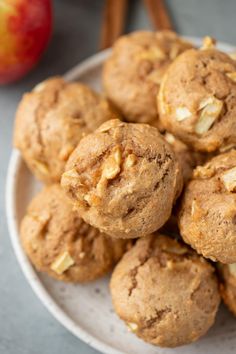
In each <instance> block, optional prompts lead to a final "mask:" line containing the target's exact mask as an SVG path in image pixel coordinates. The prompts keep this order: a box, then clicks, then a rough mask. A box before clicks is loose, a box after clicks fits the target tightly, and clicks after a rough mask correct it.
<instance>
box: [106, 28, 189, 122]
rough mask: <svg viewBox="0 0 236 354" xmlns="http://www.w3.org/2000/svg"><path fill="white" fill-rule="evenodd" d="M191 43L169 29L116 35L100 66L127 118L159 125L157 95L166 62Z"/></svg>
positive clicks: (110, 94) (113, 98) (109, 91)
mask: <svg viewBox="0 0 236 354" xmlns="http://www.w3.org/2000/svg"><path fill="white" fill-rule="evenodd" d="M190 48H192V45H191V44H190V43H188V42H186V41H184V40H183V39H181V38H180V37H178V36H177V34H175V33H173V32H170V31H162V32H161V31H160V32H149V31H138V32H133V33H131V34H128V35H125V36H122V37H121V38H119V39H118V40H117V41H116V42H115V44H114V46H113V48H112V54H111V56H110V57H109V58H108V60H107V61H106V63H105V65H104V70H103V84H104V89H105V92H106V94H107V97H108V98H109V100H110V101H111V102H112V103H114V105H115V106H116V107H118V109H119V110H120V111H121V112H122V113H123V115H124V116H125V118H126V119H127V120H128V121H129V122H136V123H149V124H151V125H155V126H157V127H158V128H161V127H160V124H159V120H158V117H157V107H156V95H157V93H158V90H159V86H160V82H161V79H162V77H163V74H164V73H165V71H166V69H167V67H168V66H169V64H170V63H171V62H172V61H173V60H174V59H175V58H176V57H177V56H178V55H179V54H180V53H182V52H183V51H185V50H186V49H190Z"/></svg>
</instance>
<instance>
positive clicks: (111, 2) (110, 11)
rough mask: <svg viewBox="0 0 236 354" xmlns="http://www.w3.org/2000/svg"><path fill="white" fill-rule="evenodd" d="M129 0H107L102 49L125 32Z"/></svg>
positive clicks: (102, 30) (110, 44) (101, 41)
mask: <svg viewBox="0 0 236 354" xmlns="http://www.w3.org/2000/svg"><path fill="white" fill-rule="evenodd" d="M127 4H128V0H106V1H105V7H104V14H103V23H102V29H101V40H100V49H105V48H108V47H110V46H112V44H113V43H114V41H115V40H116V39H117V38H118V37H119V36H120V35H121V34H122V33H123V30H124V25H125V19H126V12H127Z"/></svg>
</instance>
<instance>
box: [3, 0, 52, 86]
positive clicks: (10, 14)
mask: <svg viewBox="0 0 236 354" xmlns="http://www.w3.org/2000/svg"><path fill="white" fill-rule="evenodd" d="M51 33H52V4H51V0H0V85H2V84H7V83H11V82H13V81H16V80H18V79H20V78H21V77H22V76H24V75H25V74H26V73H27V72H29V71H30V70H31V69H32V68H33V67H34V66H35V65H36V63H37V62H38V60H39V59H40V57H41V55H42V53H43V52H44V50H45V48H46V47H47V45H48V42H49V39H50V37H51Z"/></svg>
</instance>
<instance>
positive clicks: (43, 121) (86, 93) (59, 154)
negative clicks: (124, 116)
mask: <svg viewBox="0 0 236 354" xmlns="http://www.w3.org/2000/svg"><path fill="white" fill-rule="evenodd" d="M117 117H118V116H117V114H116V113H114V111H113V110H112V109H111V107H110V105H109V104H108V102H107V101H106V100H105V99H103V98H102V97H101V96H100V95H98V94H97V93H95V92H94V91H93V90H91V89H90V88H89V87H87V86H85V85H83V84H80V83H67V82H65V81H64V80H63V79H62V78H60V77H55V78H51V79H48V80H46V81H44V82H42V83H41V84H39V85H37V86H36V87H35V89H34V90H33V91H32V92H30V93H27V94H25V95H24V96H23V99H22V101H21V102H20V104H19V107H18V110H17V113H16V121H15V129H14V145H15V147H17V148H18V149H19V150H20V152H21V154H22V156H23V158H24V160H25V161H26V163H27V165H28V167H29V168H30V170H31V172H32V173H33V174H34V175H35V176H36V177H37V178H38V179H40V180H41V181H43V182H46V183H52V182H58V181H59V180H60V178H61V174H62V172H63V171H64V168H65V164H66V161H67V159H68V157H69V155H70V154H71V152H72V151H73V150H74V148H75V147H76V146H77V144H78V142H79V141H80V139H81V138H82V137H83V136H84V135H86V134H88V133H90V132H92V131H93V130H95V129H96V128H97V127H99V125H100V124H102V123H103V122H105V121H106V120H109V119H112V118H117Z"/></svg>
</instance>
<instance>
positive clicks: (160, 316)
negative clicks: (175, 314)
mask: <svg viewBox="0 0 236 354" xmlns="http://www.w3.org/2000/svg"><path fill="white" fill-rule="evenodd" d="M154 312H155V315H154V316H153V317H151V318H150V319H149V320H147V321H146V322H145V326H144V327H143V329H149V328H150V327H152V326H153V325H154V324H155V323H157V322H161V321H162V320H163V318H164V317H165V316H166V315H167V314H168V313H170V312H171V309H170V307H165V308H164V309H161V310H158V309H157V308H155V310H154Z"/></svg>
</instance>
